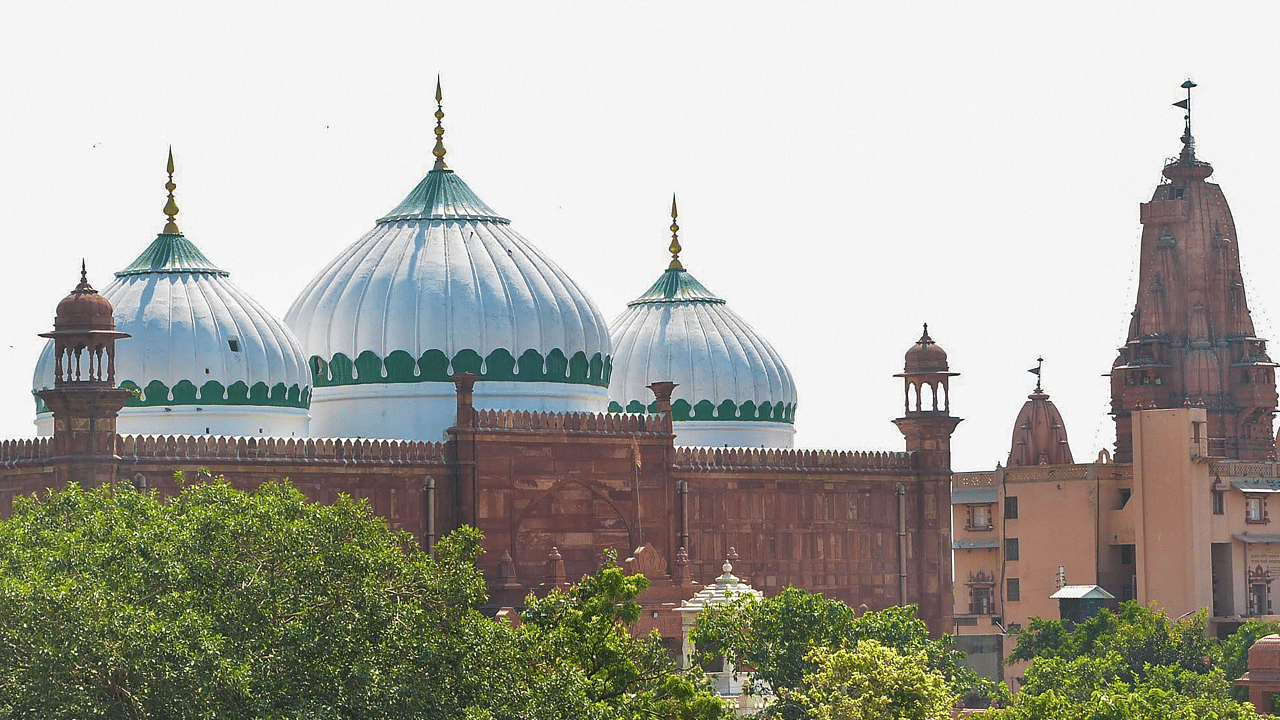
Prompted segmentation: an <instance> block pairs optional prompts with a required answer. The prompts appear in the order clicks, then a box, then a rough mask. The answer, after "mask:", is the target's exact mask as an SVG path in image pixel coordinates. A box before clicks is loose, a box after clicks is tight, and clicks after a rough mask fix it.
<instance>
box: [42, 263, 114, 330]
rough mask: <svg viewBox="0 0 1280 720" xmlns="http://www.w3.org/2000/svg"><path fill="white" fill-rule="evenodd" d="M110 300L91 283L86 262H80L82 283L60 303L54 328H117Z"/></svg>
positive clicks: (54, 320)
mask: <svg viewBox="0 0 1280 720" xmlns="http://www.w3.org/2000/svg"><path fill="white" fill-rule="evenodd" d="M112 313H113V309H112V307H111V303H110V301H108V300H107V299H106V298H104V297H102V296H101V295H99V294H98V291H97V290H94V289H93V286H92V285H90V284H89V277H88V273H87V272H86V271H85V266H84V263H83V262H82V263H80V284H79V285H76V287H75V289H74V290H72V291H71V294H69V295H67V296H66V297H65V298H63V299H62V302H59V303H58V310H57V314H56V315H55V316H54V319H53V328H54V330H115V329H116V321H115V318H114V317H113V315H112Z"/></svg>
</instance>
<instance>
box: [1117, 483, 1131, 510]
mask: <svg viewBox="0 0 1280 720" xmlns="http://www.w3.org/2000/svg"><path fill="white" fill-rule="evenodd" d="M1131 497H1133V489H1132V488H1120V504H1119V505H1117V506H1116V509H1117V510H1123V509H1124V506H1125V505H1128V504H1129V498H1131Z"/></svg>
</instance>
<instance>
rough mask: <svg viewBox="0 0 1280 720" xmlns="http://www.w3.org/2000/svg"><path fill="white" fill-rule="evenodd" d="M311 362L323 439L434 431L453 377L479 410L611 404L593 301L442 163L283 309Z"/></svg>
mask: <svg viewBox="0 0 1280 720" xmlns="http://www.w3.org/2000/svg"><path fill="white" fill-rule="evenodd" d="M285 320H286V322H288V323H289V326H290V327H292V328H293V330H294V332H296V333H297V334H298V338H299V339H300V340H301V341H302V344H303V347H304V348H305V349H306V352H307V353H308V355H309V356H310V357H311V369H312V371H313V373H314V375H313V382H314V385H315V398H314V401H313V405H312V416H313V425H312V430H313V432H314V433H316V434H325V435H333V436H358V437H399V438H408V439H423V440H439V439H440V438H441V435H442V433H443V432H444V430H445V429H446V428H448V427H449V426H451V425H452V424H453V420H454V415H455V407H456V401H455V396H454V388H453V384H452V383H451V382H449V377H450V375H452V374H453V373H455V372H472V373H476V374H478V375H480V377H481V381H480V382H479V383H477V384H476V386H475V404H476V406H477V407H490V408H504V409H513V410H548V411H574V412H603V411H604V409H605V405H606V404H607V402H608V394H607V391H606V387H607V386H608V383H609V372H610V358H609V333H608V331H607V326H606V324H605V322H604V318H603V317H602V316H601V315H600V311H599V310H597V309H596V306H595V304H594V303H593V302H592V301H591V300H590V299H589V298H588V297H587V296H586V294H585V293H583V292H582V290H580V289H579V288H578V286H577V285H575V284H574V282H573V281H572V280H570V279H569V277H568V276H567V275H565V273H564V271H562V270H561V269H560V268H559V267H557V266H556V265H555V264H554V263H553V262H551V261H550V260H549V259H547V258H546V257H545V256H543V255H542V254H541V253H540V252H539V251H538V250H537V249H536V248H535V247H533V245H532V244H530V243H529V241H528V240H525V239H524V238H523V237H521V236H520V235H519V234H518V233H516V232H515V231H513V230H512V229H511V227H510V221H509V220H507V219H506V218H503V217H500V216H498V215H497V213H495V212H494V211H493V210H492V209H491V208H489V206H488V205H486V204H485V203H484V202H483V201H482V200H480V199H479V198H478V197H476V195H475V194H474V193H473V192H472V191H471V189H470V188H468V187H467V185H466V183H464V182H463V181H462V180H461V179H460V178H459V177H458V176H457V175H455V174H454V173H453V171H452V170H448V169H440V168H437V169H435V170H432V171H431V172H430V173H428V174H427V176H426V178H424V179H423V180H422V182H421V183H419V184H418V186H417V187H416V188H414V190H413V192H411V193H410V194H409V196H408V197H407V198H405V200H404V201H403V202H402V203H400V205H399V206H397V207H396V208H395V209H394V210H392V211H391V212H390V213H388V214H387V215H386V217H383V218H382V219H380V220H379V221H378V222H377V224H376V225H375V226H374V228H373V229H372V230H370V231H369V232H368V233H366V234H365V235H364V237H362V238H360V239H359V240H357V241H356V242H355V243H354V244H352V245H351V246H350V247H348V248H347V249H346V250H344V251H343V252H342V253H341V254H340V255H338V257H337V258H336V259H334V261H333V262H331V263H329V266H328V267H326V268H325V269H324V270H323V271H322V272H321V273H320V274H319V275H318V276H316V278H315V279H314V280H312V281H311V283H310V284H309V285H307V287H306V289H305V290H303V291H302V294H301V295H299V296H298V299H297V300H295V301H294V303H293V307H291V308H290V309H289V312H288V313H287V314H286V315H285Z"/></svg>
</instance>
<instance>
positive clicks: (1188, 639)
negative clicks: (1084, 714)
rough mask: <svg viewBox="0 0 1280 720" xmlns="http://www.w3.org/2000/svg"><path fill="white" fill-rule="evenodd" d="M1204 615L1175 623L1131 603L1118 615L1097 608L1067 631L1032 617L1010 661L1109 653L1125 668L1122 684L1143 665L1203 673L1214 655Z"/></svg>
mask: <svg viewBox="0 0 1280 720" xmlns="http://www.w3.org/2000/svg"><path fill="white" fill-rule="evenodd" d="M1206 626H1207V615H1206V612H1205V611H1203V610H1202V611H1201V612H1199V613H1197V614H1195V615H1194V616H1192V617H1190V618H1186V619H1184V620H1182V621H1180V622H1173V621H1172V620H1170V619H1169V618H1168V616H1166V615H1165V614H1164V613H1162V612H1160V611H1158V610H1156V609H1154V608H1148V607H1143V606H1142V605H1139V604H1138V603H1136V602H1126V603H1121V604H1120V609H1119V611H1118V612H1114V613H1113V612H1111V611H1110V610H1105V609H1104V610H1103V611H1102V612H1100V613H1098V614H1097V615H1095V616H1094V617H1092V618H1089V619H1088V620H1086V621H1085V622H1082V623H1079V624H1077V625H1075V626H1074V627H1070V626H1069V623H1066V622H1063V621H1061V620H1043V619H1040V618H1033V619H1032V621H1031V623H1030V624H1029V625H1028V626H1027V628H1026V629H1025V630H1023V631H1022V632H1021V633H1020V634H1019V635H1018V645H1017V647H1016V648H1014V651H1013V652H1012V653H1011V654H1010V655H1009V661H1010V662H1017V661H1019V660H1030V659H1032V658H1075V657H1080V656H1085V655H1089V656H1101V655H1104V654H1106V653H1108V652H1111V651H1114V652H1116V653H1118V654H1119V655H1120V657H1121V658H1122V660H1123V661H1124V664H1125V665H1126V666H1127V668H1128V670H1127V672H1126V673H1124V677H1122V678H1121V679H1123V680H1125V681H1126V682H1128V681H1131V680H1133V679H1134V678H1141V677H1142V676H1143V668H1144V667H1145V666H1147V665H1158V666H1159V665H1170V666H1175V667H1180V668H1183V669H1185V670H1191V671H1193V672H1205V671H1207V670H1208V669H1209V668H1210V667H1211V666H1212V663H1213V659H1214V657H1215V656H1216V654H1217V653H1216V647H1215V644H1214V641H1213V640H1211V639H1210V638H1208V637H1207V636H1206V635H1205V628H1206Z"/></svg>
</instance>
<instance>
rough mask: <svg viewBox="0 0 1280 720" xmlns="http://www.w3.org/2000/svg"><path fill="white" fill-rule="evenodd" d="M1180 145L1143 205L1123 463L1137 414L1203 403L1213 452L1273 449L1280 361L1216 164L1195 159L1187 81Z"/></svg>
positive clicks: (1123, 402) (1123, 406)
mask: <svg viewBox="0 0 1280 720" xmlns="http://www.w3.org/2000/svg"><path fill="white" fill-rule="evenodd" d="M1182 87H1183V88H1185V89H1186V90H1187V99H1186V100H1182V101H1179V102H1177V103H1174V104H1175V105H1176V106H1177V107H1181V108H1184V109H1186V111H1187V113H1186V117H1185V120H1186V125H1185V129H1184V131H1183V134H1182V151H1181V152H1180V153H1179V155H1178V157H1177V158H1174V159H1172V160H1170V161H1169V162H1168V164H1166V165H1165V167H1164V177H1165V181H1164V182H1163V183H1161V184H1160V185H1159V186H1157V187H1156V190H1155V193H1154V194H1153V195H1152V197H1151V201H1150V202H1147V203H1143V204H1142V205H1141V213H1140V215H1141V221H1142V243H1141V249H1140V258H1139V274H1138V298H1137V303H1136V307H1135V308H1134V311H1133V316H1132V319H1131V320H1130V323H1129V335H1128V339H1127V341H1126V342H1125V346H1124V347H1122V348H1120V354H1119V357H1117V358H1116V361H1115V363H1114V365H1113V366H1112V369H1111V414H1112V416H1113V417H1114V418H1115V421H1116V453H1115V459H1116V461H1117V462H1132V461H1133V436H1132V427H1131V417H1130V413H1131V412H1132V411H1134V410H1142V409H1155V408H1177V407H1184V406H1203V407H1204V408H1205V410H1206V413H1207V415H1208V423H1209V426H1208V434H1209V438H1210V453H1211V454H1212V455H1215V456H1221V457H1228V458H1233V459H1241V460H1266V459H1270V458H1274V457H1275V435H1274V433H1273V431H1272V415H1273V414H1274V412H1275V409H1276V384H1275V367H1276V364H1275V363H1273V362H1271V358H1270V357H1268V355H1267V348H1266V342H1265V341H1264V340H1261V339H1259V338H1257V337H1254V329H1253V320H1252V318H1250V316H1249V307H1248V305H1247V304H1246V302H1245V290H1244V278H1243V277H1242V276H1241V274H1240V253H1239V248H1238V246H1237V244H1236V241H1237V238H1236V227H1235V222H1234V221H1233V220H1232V219H1231V209H1230V208H1229V207H1228V206H1227V201H1226V198H1225V197H1224V196H1223V194H1222V189H1221V188H1220V187H1218V185H1217V184H1215V183H1210V182H1206V178H1208V177H1209V176H1210V175H1211V174H1213V166H1211V165H1210V164H1209V163H1207V162H1204V161H1203V160H1199V159H1197V158H1196V153H1195V140H1194V138H1193V137H1192V135H1191V88H1193V87H1195V83H1193V82H1191V81H1190V80H1188V81H1186V82H1185V83H1183V84H1182Z"/></svg>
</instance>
